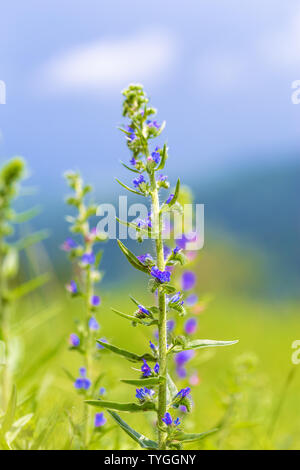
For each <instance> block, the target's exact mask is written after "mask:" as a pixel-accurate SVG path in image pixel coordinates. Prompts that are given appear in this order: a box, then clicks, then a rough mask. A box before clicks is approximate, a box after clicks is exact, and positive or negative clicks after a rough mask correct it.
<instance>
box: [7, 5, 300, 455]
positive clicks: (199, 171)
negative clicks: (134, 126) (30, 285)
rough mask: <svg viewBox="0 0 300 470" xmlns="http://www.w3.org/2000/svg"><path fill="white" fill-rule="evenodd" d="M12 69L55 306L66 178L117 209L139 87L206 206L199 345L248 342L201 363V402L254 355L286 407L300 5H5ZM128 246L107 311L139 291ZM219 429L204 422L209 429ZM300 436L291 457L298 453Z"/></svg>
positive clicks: (20, 147) (174, 160) (295, 301)
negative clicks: (236, 363) (78, 178)
mask: <svg viewBox="0 0 300 470" xmlns="http://www.w3.org/2000/svg"><path fill="white" fill-rule="evenodd" d="M0 65H1V67H0V79H1V80H4V81H5V83H6V88H7V97H6V104H5V105H1V106H0V161H5V160H6V159H7V158H9V157H11V156H13V155H23V156H24V157H25V158H26V159H27V162H28V164H29V168H30V179H29V180H28V185H31V186H33V187H35V188H36V191H37V192H36V194H34V195H33V196H29V197H28V199H26V200H25V201H24V200H22V201H21V202H19V204H20V205H21V206H22V205H24V207H26V205H27V204H29V205H30V204H32V203H33V202H36V200H38V202H39V203H40V204H41V206H42V208H43V211H42V213H41V214H40V215H39V217H38V218H37V219H36V220H35V222H34V223H33V224H34V225H33V227H32V228H35V229H36V228H37V229H40V228H47V229H49V230H50V236H49V238H48V239H47V240H45V241H44V243H43V246H42V247H41V248H40V251H39V256H38V258H37V260H36V269H37V270H43V269H44V267H45V266H48V267H49V266H50V268H49V269H50V270H51V271H52V273H53V279H55V281H52V282H53V284H52V287H51V288H49V290H48V291H47V293H46V294H44V295H46V297H44V300H43V302H46V303H51V302H52V301H53V300H54V297H55V296H56V295H59V296H63V294H62V287H61V286H63V284H64V282H66V280H67V279H68V278H69V276H70V267H69V265H68V263H67V261H66V260H65V258H64V257H63V256H62V255H61V252H60V250H59V246H60V244H61V243H62V241H63V240H64V238H65V237H66V235H67V233H68V227H67V223H66V222H65V220H64V217H65V215H66V213H67V209H66V207H65V205H64V196H65V195H66V193H67V189H66V186H65V183H64V180H63V177H62V175H63V173H64V171H66V170H67V169H78V170H80V171H81V172H82V174H83V175H84V177H85V179H86V180H87V181H90V182H91V183H92V184H93V185H94V187H95V200H96V201H99V202H113V203H116V202H117V200H118V199H117V198H118V195H119V194H120V187H119V186H118V185H117V183H115V182H114V177H116V176H118V177H121V179H122V180H125V181H126V178H128V175H126V171H125V170H124V169H122V168H121V166H120V164H119V160H120V159H121V160H123V161H127V160H128V158H129V152H128V150H127V148H126V146H125V145H124V136H123V135H122V134H121V133H120V132H119V131H118V130H117V127H118V126H119V125H120V124H122V123H123V121H122V118H121V103H122V97H121V93H120V91H121V90H122V89H123V88H124V87H125V86H127V84H128V83H130V82H141V83H143V84H144V86H145V88H146V90H147V91H148V94H149V96H150V97H151V99H152V103H153V105H154V106H156V107H157V108H158V109H159V114H158V119H159V120H160V121H162V120H164V119H165V120H166V121H167V126H166V130H165V131H164V137H165V139H166V140H167V142H168V145H169V148H170V159H169V161H168V176H169V178H170V180H171V181H173V182H175V178H176V176H178V175H180V177H181V180H182V181H183V182H184V183H185V184H187V185H189V186H190V188H191V189H192V191H193V194H194V200H195V202H197V203H204V204H205V245H204V248H203V250H202V253H201V255H200V257H199V262H198V264H197V268H196V270H197V273H198V284H197V289H198V293H199V295H202V296H205V295H209V296H210V297H211V298H212V299H213V301H212V302H211V304H210V306H209V308H208V309H207V311H206V312H205V313H203V315H202V316H201V319H200V320H199V324H200V326H199V333H200V334H201V335H203V336H205V337H216V338H217V337H218V336H223V335H224V334H225V336H227V337H228V338H224V339H231V337H234V338H235V337H237V338H240V343H239V345H238V346H237V349H235V350H234V351H233V350H232V351H230V352H226V353H225V354H224V353H223V351H222V353H218V354H219V359H216V360H215V362H214V363H213V366H212V367H213V369H212V370H213V372H211V373H210V374H207V377H206V378H207V380H205V375H206V369H205V368H206V367H209V366H208V365H205V366H203V369H204V370H202V366H201V365H199V372H200V375H201V374H203V375H204V378H203V384H202V388H201V384H200V385H199V389H200V388H201V390H200V391H199V394H200V395H201V397H202V398H201V399H202V400H204V403H205V400H208V402H209V400H210V398H208V397H209V396H210V392H209V391H210V390H211V387H217V386H218V381H217V378H218V376H219V375H220V374H222V372H223V368H224V369H225V368H226V367H225V365H226V366H227V365H228V367H230V363H231V362H230V361H231V360H232V359H233V358H234V357H235V356H236V354H237V352H238V353H239V354H243V353H245V352H248V351H251V352H253V353H254V354H255V355H256V357H257V358H258V363H259V366H258V367H259V370H260V372H261V373H263V374H265V375H266V377H267V379H266V380H267V382H268V381H269V382H268V383H269V385H270V390H272V392H273V393H274V397H273V399H274V402H272V405H270V409H272V406H274V407H275V404H276V400H277V398H278V396H279V394H280V390H281V387H282V386H283V384H284V381H285V378H286V376H287V374H288V373H289V371H290V368H291V366H292V364H291V360H290V356H291V352H292V350H291V343H292V341H293V340H294V339H297V334H298V332H299V326H300V322H299V277H300V250H299V230H300V219H299V209H298V205H299V177H300V164H299V147H300V144H299V116H300V106H297V105H294V104H292V100H291V95H292V88H291V86H292V82H293V81H294V80H297V79H299V78H300V77H299V73H300V71H299V66H300V9H299V3H298V2H297V1H296V0H290V1H289V2H282V1H280V0H265V1H264V2H261V1H258V0H251V1H250V0H245V1H243V2H240V1H238V0H235V1H233V0H226V2H219V1H216V0H203V1H196V0H195V1H191V0H187V1H186V2H184V3H183V2H174V0H172V1H171V0H165V1H164V2H161V1H158V0H152V1H151V2H146V3H145V2H144V3H143V2H140V1H133V0H127V1H126V2H123V1H121V0H113V1H111V2H104V1H96V0H94V1H92V0H85V1H82V0H80V1H77V2H72V1H66V0H63V1H61V0H60V1H58V0H52V1H51V2H40V1H38V0H27V1H26V2H19V1H16V0H11V1H10V2H6V4H5V5H2V6H1V15H0ZM127 181H130V180H127ZM121 193H122V191H121ZM122 194H124V193H122ZM115 245H116V243H115V241H110V242H108V243H107V244H106V246H105V254H104V258H103V270H104V271H105V277H104V280H103V283H102V285H101V288H100V292H101V289H102V290H103V292H105V294H103V295H104V297H105V296H106V301H107V304H109V302H110V300H111V298H113V297H114V296H115V294H116V288H117V287H118V289H119V291H118V293H119V295H120V296H121V293H123V292H124V293H125V292H126V293H127V291H128V289H129V288H132V286H135V285H136V282H137V277H135V276H136V275H135V273H133V272H132V270H131V269H130V267H128V266H127V264H126V261H124V260H123V259H122V257H121V255H120V253H119V252H118V250H117V248H116V246H115ZM122 295H123V294H122ZM71 310H72V309H68V311H67V312H65V313H64V315H65V317H64V318H65V321H63V320H62V317H61V316H60V317H59V318H60V319H59V321H58V320H57V318H56V320H53V321H55V322H58V323H54V324H55V325H56V326H57V325H58V324H59V325H60V329H61V330H60V331H61V336H62V337H63V336H64V334H67V331H68V328H71V326H70V325H71V324H72V317H73V313H74V312H73V311H71ZM61 315H62V314H61ZM43 328H44V333H43V334H44V335H45V337H48V336H47V327H46V326H45V325H44V326H43ZM105 328H108V330H109V328H110V323H109V319H108V318H107V316H106V317H105V318H103V329H104V330H105ZM114 331H115V330H114ZM115 335H116V336H118V335H117V333H115ZM108 336H109V335H108ZM298 336H299V335H298ZM34 338H35V336H33V338H32V339H31V340H30V341H35V339H34ZM30 341H29V344H31V343H30ZM62 350H63V348H62ZM62 354H64V353H62ZM63 357H64V356H63ZM68 360H70V359H66V358H65V361H68ZM60 361H62V359H60ZM70 362H71V360H70ZM299 367H300V366H299ZM52 369H53V371H56V370H57V361H56V362H55V361H54V363H53V366H52ZM54 375H55V374H54ZM61 381H62V383H63V379H62V378H61ZM212 382H213V383H212ZM60 386H62V387H65V389H66V388H67V386H66V385H64V384H63V385H60ZM297 387H298V390H299V380H298V382H297V378H296V381H294V382H293V384H292V388H291V390H290V392H289V393H290V395H289V400H290V401H289V403H290V407H289V410H290V411H288V409H285V410H284V411H283V413H282V418H281V419H282V420H283V422H285V423H286V427H285V434H284V438H283V437H282V436H281V438H280V439H281V440H280V439H279V437H278V439H279V441H280V444H278V443H277V444H276V445H281V446H284V445H291V446H296V447H297V445H299V433H300V428H299V424H296V423H295V418H294V419H293V418H292V417H293V416H294V417H295V410H296V411H297V410H298V413H299V411H300V409H299V404H298V405H297V402H296V394H297ZM277 392H278V393H277ZM276 394H277V395H276ZM70 396H71V394H70ZM297 407H298V408H297ZM207 409H209V408H207ZM199 412H200V411H199ZM213 416H214V415H213ZM211 417H212V415H211V414H209V413H206V412H205V411H203V410H202V415H201V419H203V420H204V422H206V421H207V423H208V424H210V423H211V421H212V419H210V418H211ZM292 434H293V436H294V437H293V438H292V437H291V435H292ZM287 436H288V437H287ZM288 438H290V439H291V441H288V442H292V443H290V444H285V443H286V442H287V440H288ZM286 439H287V440H286ZM297 439H298V440H297ZM279 441H278V442H279ZM283 442H284V444H283ZM297 442H298V444H297ZM247 445H248V444H247ZM247 445H246V444H245V446H246V447H247ZM249 445H250V444H249ZM274 445H275V444H274Z"/></svg>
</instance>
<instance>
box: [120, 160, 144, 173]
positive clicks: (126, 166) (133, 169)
mask: <svg viewBox="0 0 300 470" xmlns="http://www.w3.org/2000/svg"><path fill="white" fill-rule="evenodd" d="M120 163H121V165H123V166H124V167H125V168H126V169H127V170H130V171H133V173H140V172H139V170H136V169H135V168H130V166H128V165H126V164H125V163H123V162H122V161H121V160H120Z"/></svg>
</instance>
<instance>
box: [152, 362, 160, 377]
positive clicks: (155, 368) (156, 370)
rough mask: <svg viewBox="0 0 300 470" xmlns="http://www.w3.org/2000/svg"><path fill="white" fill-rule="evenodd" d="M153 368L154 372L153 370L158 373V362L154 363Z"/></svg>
mask: <svg viewBox="0 0 300 470" xmlns="http://www.w3.org/2000/svg"><path fill="white" fill-rule="evenodd" d="M153 370H154V372H155V373H156V374H158V373H159V364H158V363H156V364H155V366H154V368H153Z"/></svg>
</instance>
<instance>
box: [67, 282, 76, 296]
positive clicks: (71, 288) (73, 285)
mask: <svg viewBox="0 0 300 470" xmlns="http://www.w3.org/2000/svg"><path fill="white" fill-rule="evenodd" d="M66 289H67V291H69V292H71V294H77V292H78V289H77V284H76V282H75V281H70V283H69V284H67V285H66Z"/></svg>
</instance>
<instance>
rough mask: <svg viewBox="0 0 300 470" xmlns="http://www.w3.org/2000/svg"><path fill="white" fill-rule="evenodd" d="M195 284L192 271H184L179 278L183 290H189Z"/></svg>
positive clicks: (194, 275) (194, 276)
mask: <svg viewBox="0 0 300 470" xmlns="http://www.w3.org/2000/svg"><path fill="white" fill-rule="evenodd" d="M195 284H196V274H195V273H193V271H185V272H184V273H183V274H182V277H181V285H182V289H183V290H191V289H193V287H194V286H195Z"/></svg>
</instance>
